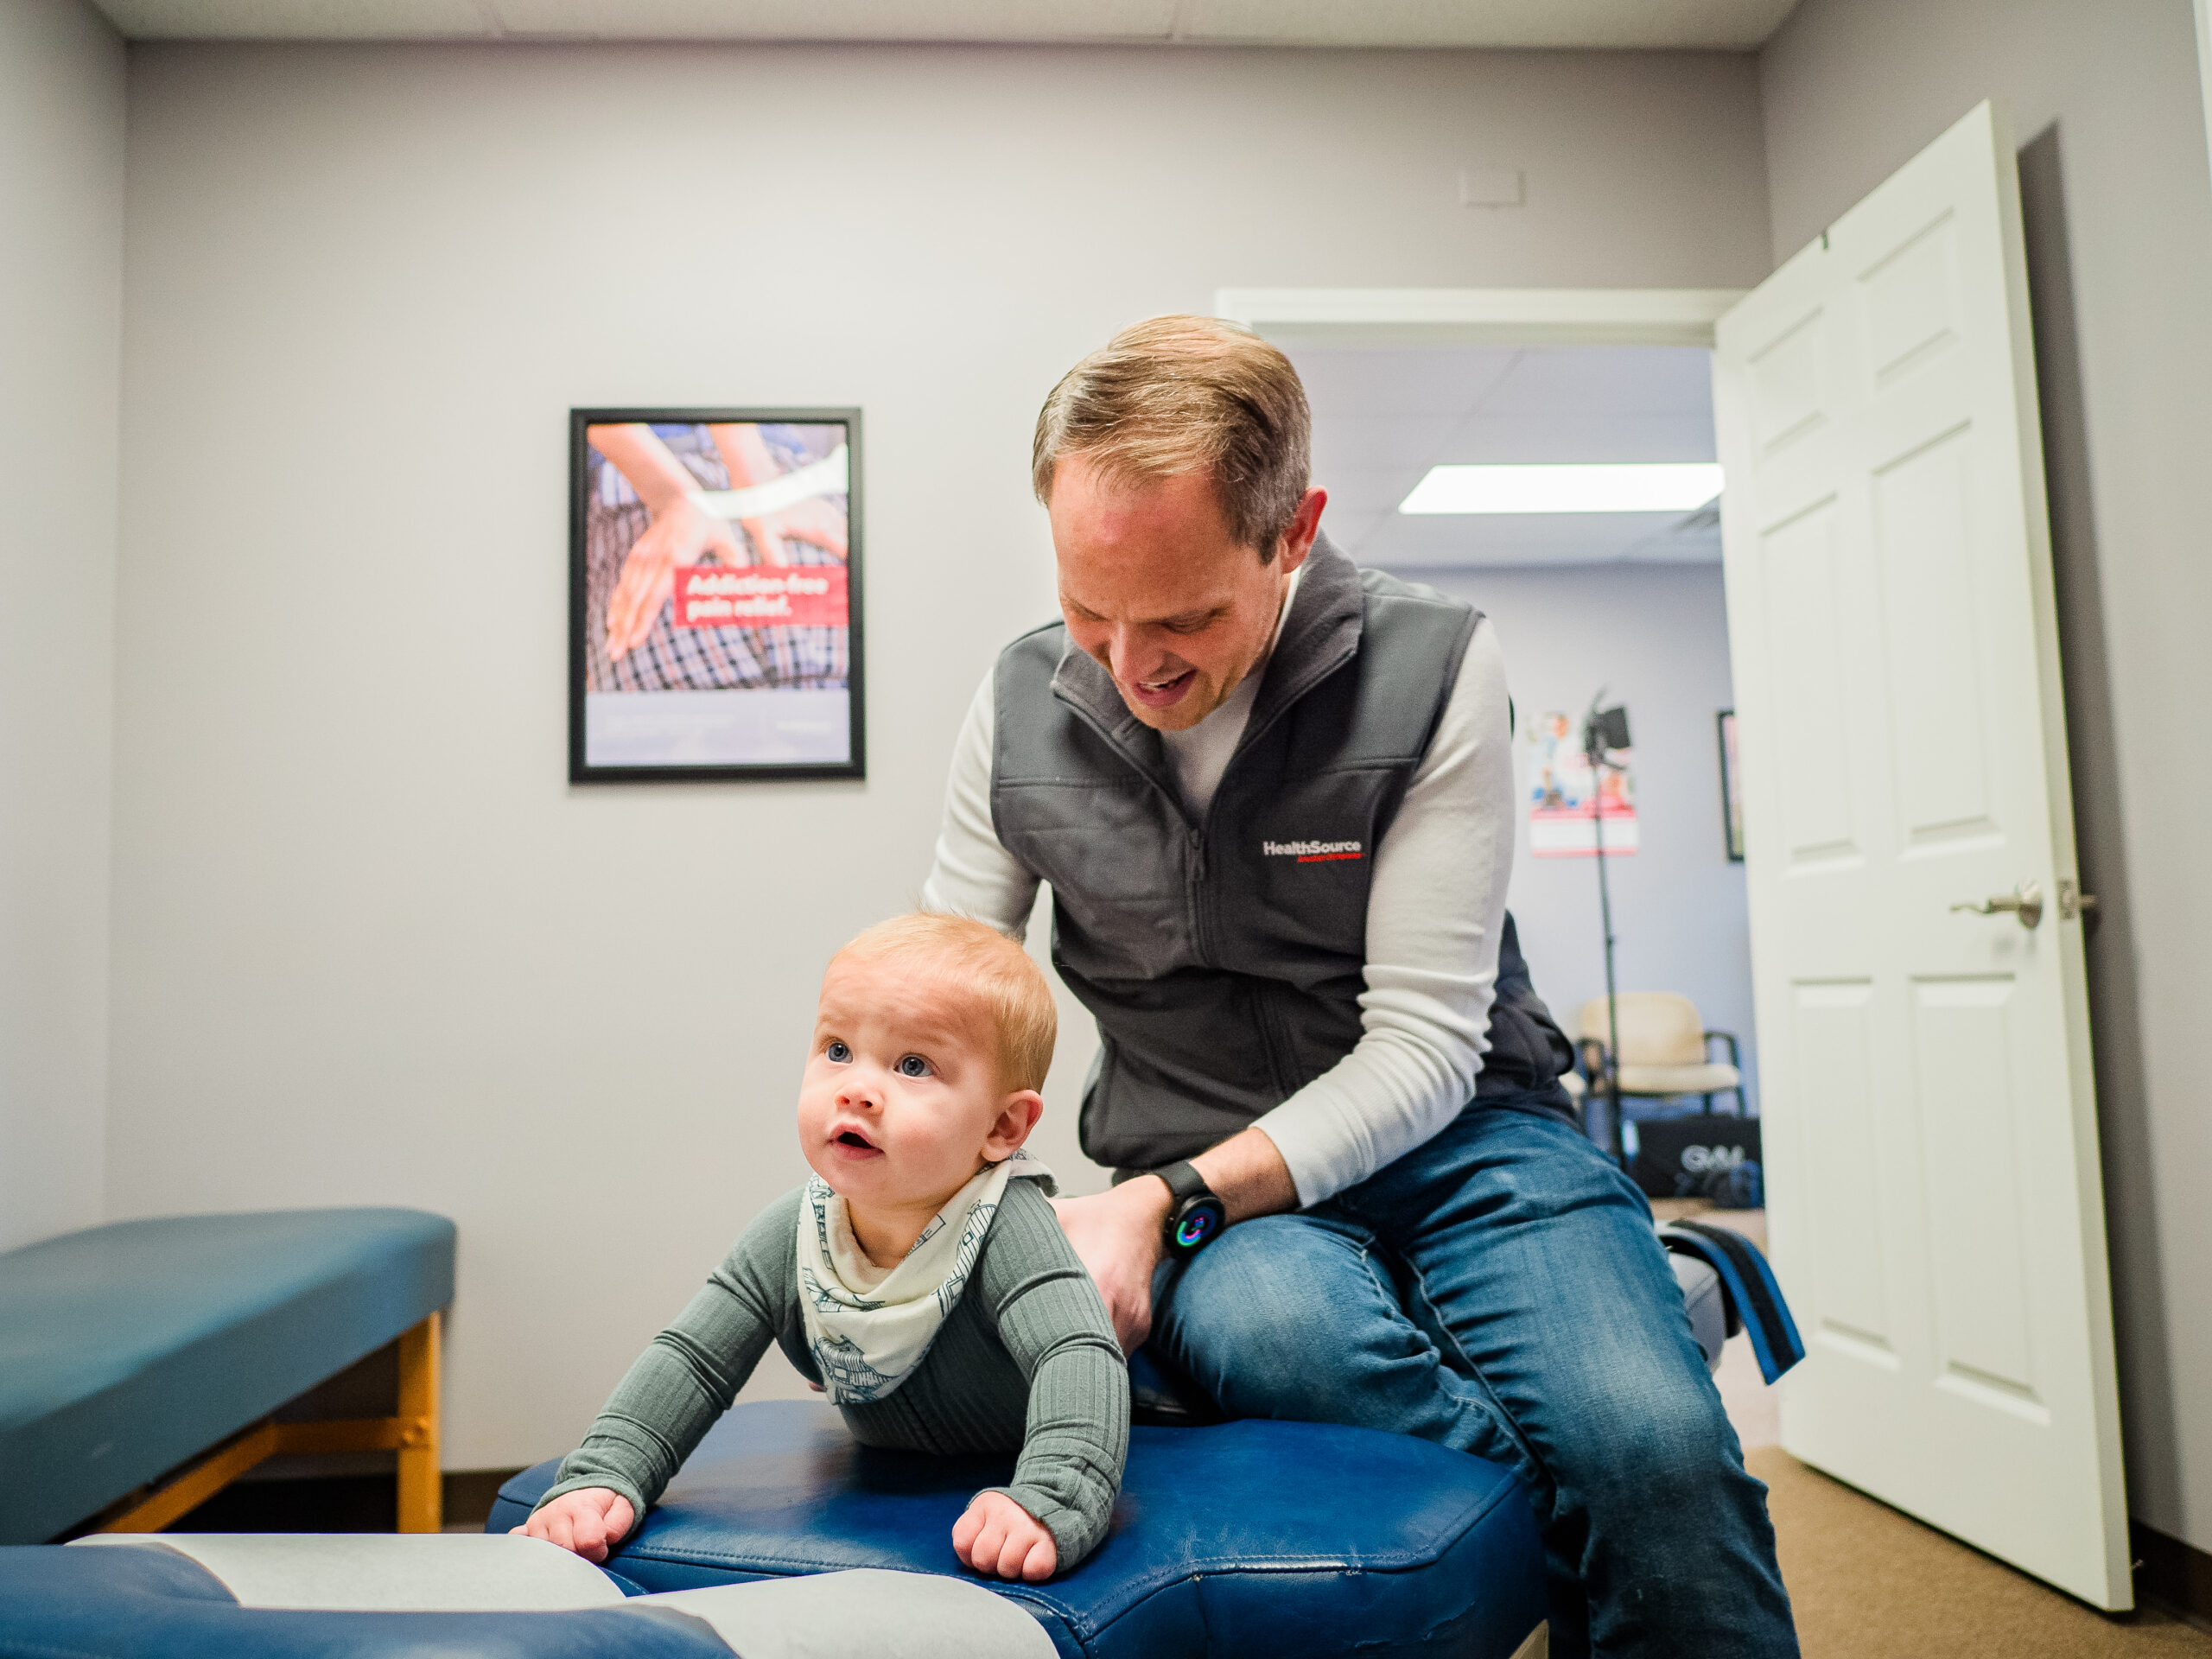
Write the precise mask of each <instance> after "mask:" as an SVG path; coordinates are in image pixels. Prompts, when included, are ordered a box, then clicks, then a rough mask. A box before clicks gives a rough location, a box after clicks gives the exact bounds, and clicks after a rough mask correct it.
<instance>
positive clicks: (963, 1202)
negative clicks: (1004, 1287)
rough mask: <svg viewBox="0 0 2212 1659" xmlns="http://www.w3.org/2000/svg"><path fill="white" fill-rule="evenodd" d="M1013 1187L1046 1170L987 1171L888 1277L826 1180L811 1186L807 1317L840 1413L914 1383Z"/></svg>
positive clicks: (1001, 1167) (1035, 1166)
mask: <svg viewBox="0 0 2212 1659" xmlns="http://www.w3.org/2000/svg"><path fill="white" fill-rule="evenodd" d="M1009 1180H1033V1181H1042V1182H1043V1183H1044V1184H1045V1191H1046V1192H1047V1193H1050V1192H1053V1191H1054V1190H1055V1188H1054V1185H1053V1183H1052V1171H1051V1170H1049V1169H1047V1168H1046V1167H1045V1165H1044V1163H1043V1161H1042V1160H1039V1159H1038V1158H1035V1157H1033V1156H1032V1155H1031V1154H1029V1153H1027V1152H1026V1151H1020V1150H1017V1151H1016V1152H1015V1153H1014V1155H1013V1156H1012V1157H1010V1158H1008V1159H1007V1160H1005V1161H1004V1162H1003V1163H997V1164H994V1165H992V1166H990V1167H989V1168H988V1169H986V1170H982V1171H980V1172H979V1173H977V1174H976V1178H975V1179H973V1180H971V1181H969V1183H968V1185H965V1186H963V1187H962V1188H961V1189H960V1190H959V1191H958V1192H956V1193H954V1194H953V1195H952V1198H951V1200H950V1202H949V1203H947V1204H946V1205H945V1206H944V1209H942V1210H940V1211H938V1212H937V1214H936V1216H935V1217H932V1218H931V1222H930V1224H929V1225H928V1226H926V1227H925V1228H923V1229H922V1236H920V1237H919V1238H918V1239H916V1240H915V1241H914V1243H913V1246H912V1249H909V1250H908V1251H907V1252H906V1259H905V1260H904V1261H902V1262H899V1265H898V1266H897V1267H895V1268H892V1269H891V1270H890V1271H889V1272H885V1271H884V1270H883V1269H882V1268H879V1267H877V1266H875V1265H874V1263H873V1262H870V1261H869V1260H868V1256H867V1255H865V1254H864V1253H863V1252H862V1251H861V1247H860V1243H859V1241H858V1240H856V1239H855V1238H854V1236H853V1225H852V1221H851V1219H850V1217H849V1216H848V1215H847V1214H846V1211H845V1201H844V1199H842V1198H839V1197H838V1196H837V1195H836V1193H835V1192H831V1191H830V1190H829V1183H828V1182H827V1181H824V1180H823V1179H822V1178H821V1177H820V1176H819V1175H813V1176H810V1177H808V1178H807V1183H806V1198H805V1201H804V1203H803V1204H801V1205H799V1211H798V1289H799V1310H800V1313H801V1314H802V1316H803V1317H804V1319H805V1321H806V1345H807V1347H808V1349H809V1350H810V1351H811V1352H812V1353H813V1355H814V1363H815V1365H816V1367H817V1369H818V1370H820V1371H821V1373H822V1385H823V1389H826V1390H827V1391H828V1393H829V1397H830V1399H831V1400H833V1401H835V1402H836V1403H837V1404H838V1405H841V1406H855V1405H860V1404H861V1403H863V1402H867V1401H870V1400H881V1399H885V1398H887V1397H888V1396H889V1395H892V1394H894V1393H896V1392H897V1391H898V1389H899V1384H900V1383H904V1382H905V1381H906V1379H907V1378H908V1377H910V1376H912V1375H913V1374H914V1370H915V1368H916V1367H918V1365H920V1364H921V1363H922V1359H923V1357H924V1356H925V1355H926V1354H927V1353H928V1352H929V1351H930V1344H931V1343H932V1342H934V1341H936V1340H937V1333H938V1328H939V1327H940V1326H941V1325H944V1321H945V1319H946V1318H947V1317H948V1316H949V1315H950V1313H951V1312H952V1310H953V1309H954V1308H956V1307H957V1306H960V1293H961V1292H962V1291H963V1290H965V1289H966V1288H967V1287H968V1275H969V1273H970V1272H971V1271H972V1270H973V1269H974V1268H975V1266H976V1256H977V1255H981V1254H982V1249H983V1235H984V1234H985V1233H987V1232H988V1231H989V1230H990V1226H991V1217H994V1216H995V1215H996V1214H997V1213H998V1208H999V1201H1000V1199H1001V1198H1002V1197H1003V1196H1004V1195H1005V1192H1006V1184H1007V1181H1009Z"/></svg>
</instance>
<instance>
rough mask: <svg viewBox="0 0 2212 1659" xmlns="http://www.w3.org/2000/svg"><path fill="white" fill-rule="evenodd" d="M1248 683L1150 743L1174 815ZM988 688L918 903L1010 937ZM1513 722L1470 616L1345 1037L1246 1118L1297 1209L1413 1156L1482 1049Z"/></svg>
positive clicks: (962, 747) (1509, 816)
mask: <svg viewBox="0 0 2212 1659" xmlns="http://www.w3.org/2000/svg"><path fill="white" fill-rule="evenodd" d="M1288 609H1289V606H1288V604H1287V602H1286V604H1285V606H1284V610H1285V612H1286V613H1287V612H1288ZM1260 675H1261V669H1260V668H1259V667H1255V668H1254V669H1253V671H1252V672H1251V673H1250V674H1249V675H1247V676H1246V677H1245V679H1244V681H1243V683H1242V684H1240V685H1239V686H1238V688H1237V690H1236V691H1235V692H1233V693H1232V694H1231V695H1230V697H1229V699H1228V700H1227V701H1226V702H1224V703H1223V705H1222V706H1221V707H1220V708H1219V709H1215V710H1214V712H1213V713H1212V714H1211V715H1207V716H1206V718H1205V720H1203V721H1200V722H1199V723H1198V725H1197V726H1196V727H1193V728H1192V729H1191V730H1190V731H1189V732H1186V733H1180V734H1163V735H1164V736H1166V738H1167V740H1168V752H1169V753H1170V755H1171V756H1172V757H1173V760H1174V761H1175V765H1176V772H1177V776H1178V779H1179V782H1180V784H1181V787H1182V791H1183V793H1184V796H1185V806H1186V808H1192V809H1194V810H1199V811H1202V810H1204V802H1205V800H1206V799H1209V798H1211V796H1212V793H1213V791H1214V787H1215V785H1217V784H1218V783H1219V782H1220V779H1221V776H1222V773H1223V772H1224V770H1225V769H1226V767H1227V766H1228V763H1229V760H1230V756H1231V754H1232V753H1234V752H1235V750H1236V743H1237V741H1238V740H1239V738H1241V737H1242V735H1243V728H1244V724H1245V721H1247V720H1248V719H1249V716H1250V714H1251V710H1252V702H1253V696H1254V694H1255V693H1256V691H1257V690H1258V684H1259V680H1260ZM994 679H995V676H986V677H985V678H984V681H983V683H982V687H981V689H980V690H977V692H976V700H975V701H974V702H972V703H971V704H969V709H968V718H967V721H966V722H965V723H964V724H963V727H962V728H961V732H960V737H959V741H958V743H957V746H956V747H955V749H954V751H953V758H952V772H951V777H950V781H949V782H948V784H947V786H946V790H945V803H944V827H943V829H942V830H941V832H940V833H939V835H938V843H937V858H936V862H935V864H934V866H933V867H932V868H931V871H930V876H929V880H928V881H927V883H926V884H925V886H924V887H923V889H922V903H923V906H924V907H925V908H926V909H930V910H938V911H950V912H957V913H959V914H961V915H964V916H972V917H974V918H976V919H977V920H978V921H982V922H985V923H988V924H989V925H991V926H994V927H996V928H999V929H1001V930H1002V931H1006V932H1008V933H1014V934H1016V935H1019V934H1020V931H1022V929H1023V927H1024V926H1025V925H1026V924H1027V920H1028V918H1029V912H1030V910H1031V907H1032V906H1033V905H1034V904H1035V902H1036V898H1037V886H1038V882H1037V878H1036V877H1035V876H1034V875H1033V874H1030V873H1029V871H1028V870H1027V869H1026V868H1024V867H1023V866H1022V865H1021V864H1020V863H1019V862H1017V861H1015V860H1014V857H1013V855H1011V854H1009V853H1008V852H1007V850H1006V849H1005V848H1004V847H1003V846H1001V844H1000V842H999V839H998V836H997V834H996V832H995V830H994V829H992V827H991V755H992V752H993V736H994V734H993V722H994V717H995V716H994V710H995V706H996V705H995V695H994ZM1216 722H1220V725H1219V726H1218V727H1217V726H1216ZM1510 726H1511V718H1510V713H1509V710H1508V704H1507V699H1506V689H1505V662H1504V658H1503V655H1502V654H1501V653H1500V652H1499V650H1498V645H1497V631H1496V629H1495V628H1493V627H1492V626H1491V623H1490V622H1489V620H1487V619H1484V620H1482V621H1480V622H1479V623H1478V625H1477V626H1476V629H1475V634H1474V638H1473V639H1471V641H1469V643H1468V646H1467V651H1466V655H1465V658H1463V660H1462V662H1461V664H1460V670H1459V680H1458V681H1457V683H1455V684H1454V685H1453V687H1452V694H1451V697H1450V700H1449V701H1448V702H1446V705H1445V709H1444V714H1443V717H1442V719H1441V720H1440V721H1439V723H1438V726H1437V731H1436V735H1435V737H1434V739H1433V741H1432V742H1431V743H1430V745H1429V750H1428V753H1427V756H1426V757H1425V758H1424V759H1423V760H1422V761H1421V766H1420V767H1419V769H1418V770H1416V771H1415V772H1414V778H1413V782H1412V784H1411V785H1409V786H1408V789H1407V791H1406V796H1405V799H1404V801H1403V802H1402V804H1401V805H1400V807H1399V809H1398V813H1397V816H1396V817H1395V818H1394V819H1393V820H1392V821H1391V823H1390V827H1389V829H1388V830H1386V831H1385V832H1384V833H1383V837H1382V839H1381V841H1380V842H1377V844H1376V849H1375V852H1374V865H1373V874H1372V876H1371V877H1370V885H1369V889H1368V893H1369V896H1368V906H1367V940H1366V948H1367V961H1366V980H1367V988H1366V990H1365V992H1364V993H1363V995H1361V997H1360V999H1359V1006H1360V1027H1361V1035H1360V1039H1359V1041H1358V1042H1357V1044H1355V1045H1354V1046H1353V1047H1352V1051H1351V1053H1349V1054H1347V1055H1345V1056H1344V1058H1343V1059H1341V1060H1339V1061H1338V1063H1337V1064H1336V1065H1333V1066H1332V1067H1331V1068H1330V1069H1329V1070H1328V1071H1325V1072H1324V1073H1322V1075H1321V1076H1319V1077H1316V1078H1314V1079H1313V1082H1311V1083H1309V1084H1306V1086H1305V1087H1304V1088H1302V1089H1300V1090H1298V1091H1297V1092H1296V1093H1295V1094H1294V1095H1292V1096H1290V1097H1289V1098H1288V1099H1287V1100H1286V1101H1284V1102H1283V1103H1281V1105H1279V1106H1277V1107H1276V1108H1275V1109H1274V1110H1272V1111H1270V1112H1268V1113H1266V1114H1265V1115H1264V1116H1261V1117H1260V1118H1258V1119H1257V1120H1256V1121H1255V1127H1256V1128H1259V1129H1260V1130H1261V1131H1262V1133H1263V1134H1265V1135H1267V1137H1268V1139H1269V1140H1270V1141H1274V1144H1275V1147H1276V1149H1277V1150H1278V1151H1279V1152H1281V1154H1282V1159H1283V1162H1284V1163H1285V1164H1286V1165H1287V1166H1289V1169H1290V1174H1291V1179H1292V1180H1293V1181H1294V1182H1295V1183H1296V1185H1297V1188H1298V1201H1299V1203H1300V1205H1314V1204H1319V1203H1320V1202H1321V1201H1322V1200H1323V1199H1325V1198H1329V1197H1330V1196H1332V1194H1334V1193H1337V1192H1342V1191H1343V1190H1344V1188H1346V1187H1348V1186H1351V1185H1355V1184H1356V1183H1357V1182H1360V1181H1363V1180H1364V1179H1367V1177H1368V1176H1370V1175H1371V1174H1373V1173H1375V1172H1376V1170H1378V1169H1380V1168H1382V1167H1383V1166H1384V1165H1385V1164H1388V1163H1389V1162H1391V1161H1392V1160H1395V1159H1397V1158H1400V1157H1402V1156H1403V1155H1404V1154H1407V1153H1408V1152H1410V1151H1412V1150H1413V1149H1414V1147H1418V1146H1420V1145H1421V1143H1422V1142H1423V1141H1427V1140H1428V1139H1429V1138H1430V1137H1431V1136H1432V1135H1435V1134H1436V1133H1437V1132H1438V1131H1439V1130H1440V1129H1441V1128H1444V1126H1445V1125H1446V1124H1447V1123H1449V1122H1451V1121H1452V1118H1453V1117H1454V1116H1457V1115H1458V1113H1459V1109H1460V1108H1461V1107H1463V1106H1465V1104H1466V1103H1467V1101H1468V1099H1469V1097H1470V1096H1471V1095H1472V1094H1473V1092H1474V1085H1475V1077H1476V1074H1477V1073H1478V1072H1479V1071H1481V1070H1482V1064H1483V1055H1484V1052H1486V1051H1487V1050H1488V1048H1489V1046H1490V1039H1489V1028H1490V1009H1491V1001H1492V1000H1493V998H1494V996H1495V995H1496V985H1497V940H1498V931H1499V929H1500V928H1501V926H1502V925H1503V920H1504V916H1505V887H1506V881H1507V879H1508V878H1509V877H1510V875H1511V874H1512V868H1513V828H1514V820H1513V813H1514V785H1513V759H1512V754H1511V753H1510V747H1511V741H1512V738H1511V730H1510ZM1209 728H1211V729H1209Z"/></svg>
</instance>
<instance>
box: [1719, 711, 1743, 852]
mask: <svg viewBox="0 0 2212 1659" xmlns="http://www.w3.org/2000/svg"><path fill="white" fill-rule="evenodd" d="M1720 822H1721V825H1722V828H1723V830H1724V832H1725V833H1726V836H1727V837H1728V861H1729V862H1730V863H1731V864H1740V863H1742V862H1743V861H1744V774H1743V767H1742V766H1741V763H1740V762H1738V760H1737V758H1736V711H1735V710H1734V709H1722V710H1721V711H1720Z"/></svg>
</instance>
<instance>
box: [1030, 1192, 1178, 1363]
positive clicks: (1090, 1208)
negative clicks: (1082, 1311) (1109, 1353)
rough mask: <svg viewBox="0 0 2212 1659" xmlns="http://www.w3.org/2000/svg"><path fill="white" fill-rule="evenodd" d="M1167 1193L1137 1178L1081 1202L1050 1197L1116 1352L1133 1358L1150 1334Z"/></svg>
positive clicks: (1168, 1199)
mask: <svg viewBox="0 0 2212 1659" xmlns="http://www.w3.org/2000/svg"><path fill="white" fill-rule="evenodd" d="M1169 1201H1170V1194H1169V1192H1168V1191H1167V1184H1166V1182H1165V1181H1160V1180H1155V1179H1153V1178H1152V1177H1151V1176H1149V1175H1140V1176H1138V1177H1137V1178H1136V1179H1135V1180H1133V1181H1123V1182H1122V1184H1121V1185H1119V1186H1116V1187H1113V1188H1111V1189H1109V1190H1108V1191H1107V1192H1100V1193H1097V1194H1096V1195H1095V1196H1093V1197H1090V1198H1055V1199H1053V1200H1052V1208H1053V1209H1054V1210H1056V1211H1058V1212H1059V1217H1060V1230H1061V1231H1062V1232H1064V1233H1065V1234H1066V1235H1067V1236H1068V1243H1071V1244H1072V1245H1074V1246H1075V1253H1076V1255H1077V1258H1078V1259H1079V1260H1080V1261H1081V1262H1083V1265H1084V1267H1085V1268H1088V1269H1089V1270H1090V1276H1091V1278H1092V1279H1093V1280H1095V1281H1096V1282H1097V1285H1098V1294H1100V1295H1101V1296H1103V1297H1104V1298H1105V1299H1106V1311H1107V1313H1109V1314H1111V1315H1112V1316H1113V1319H1114V1334H1115V1336H1116V1337H1117V1338H1120V1340H1121V1344H1122V1352H1123V1353H1125V1354H1134V1353H1135V1352H1136V1351H1137V1350H1138V1349H1139V1348H1141V1347H1142V1346H1143V1345H1144V1339H1145V1338H1147V1336H1149V1335H1151V1334H1152V1274H1153V1269H1154V1268H1157V1267H1158V1266H1159V1265H1160V1249H1161V1243H1160V1229H1161V1228H1162V1227H1163V1226H1164V1225H1165V1224H1166V1221H1167V1206H1168V1203H1169Z"/></svg>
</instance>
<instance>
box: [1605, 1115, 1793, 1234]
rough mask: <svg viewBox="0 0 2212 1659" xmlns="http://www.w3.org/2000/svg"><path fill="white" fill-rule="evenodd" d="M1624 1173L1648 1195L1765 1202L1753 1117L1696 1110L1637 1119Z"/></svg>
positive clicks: (1740, 1205) (1751, 1204)
mask: <svg viewBox="0 0 2212 1659" xmlns="http://www.w3.org/2000/svg"><path fill="white" fill-rule="evenodd" d="M1628 1173H1629V1175H1630V1178H1631V1179H1633V1180H1634V1181H1635V1182H1636V1184H1637V1185H1638V1186H1640V1187H1642V1188H1643V1191H1644V1192H1645V1194H1646V1196H1648V1197H1650V1198H1710V1199H1712V1200H1713V1202H1714V1203H1715V1204H1717V1205H1720V1207H1721V1208H1723V1209H1725V1210H1757V1209H1759V1208H1762V1207H1763V1206H1764V1204H1765V1202H1766V1190H1765V1189H1766V1181H1765V1175H1764V1170H1763V1169H1762V1168H1761V1167H1760V1160H1759V1121H1758V1119H1757V1118H1756V1117H1734V1116H1722V1115H1721V1114H1720V1113H1719V1112H1700V1113H1697V1114H1695V1115H1694V1116H1689V1117H1647V1118H1642V1119H1639V1120H1638V1121H1637V1125H1636V1156H1635V1158H1634V1159H1633V1160H1630V1164H1629V1166H1628Z"/></svg>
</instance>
